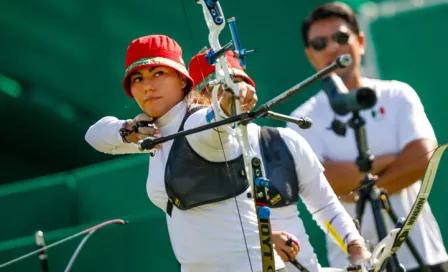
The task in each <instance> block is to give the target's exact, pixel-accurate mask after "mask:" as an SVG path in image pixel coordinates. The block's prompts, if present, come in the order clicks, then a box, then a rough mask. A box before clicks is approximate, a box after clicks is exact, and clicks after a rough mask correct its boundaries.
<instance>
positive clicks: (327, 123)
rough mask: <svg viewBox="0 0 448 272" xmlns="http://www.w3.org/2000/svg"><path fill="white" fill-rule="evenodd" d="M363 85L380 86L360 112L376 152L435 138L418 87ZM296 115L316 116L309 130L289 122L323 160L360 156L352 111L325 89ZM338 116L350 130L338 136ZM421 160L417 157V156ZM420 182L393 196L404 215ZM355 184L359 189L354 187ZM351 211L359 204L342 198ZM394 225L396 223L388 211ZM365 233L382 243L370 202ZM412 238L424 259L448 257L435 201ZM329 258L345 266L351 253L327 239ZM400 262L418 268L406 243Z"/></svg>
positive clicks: (389, 224) (377, 82)
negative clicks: (339, 108)
mask: <svg viewBox="0 0 448 272" xmlns="http://www.w3.org/2000/svg"><path fill="white" fill-rule="evenodd" d="M363 86H365V87H370V88H372V89H374V90H375V93H376V96H377V103H376V104H375V106H374V107H373V108H371V109H368V110H363V111H361V112H360V115H361V116H362V117H363V118H364V120H365V121H366V126H365V129H366V135H367V144H368V147H369V150H370V151H371V153H372V154H373V155H374V156H380V155H385V154H396V155H398V154H399V153H400V151H401V150H402V149H403V148H404V147H405V146H406V145H407V144H408V143H410V142H412V141H414V140H418V139H424V138H426V139H433V140H436V137H435V134H434V130H433V128H432V126H431V124H430V122H429V120H428V118H427V116H426V114H425V112H424V108H423V105H422V103H421V101H420V98H419V97H418V95H417V93H416V92H415V90H414V89H413V88H412V87H410V86H409V85H408V84H406V83H403V82H399V81H385V80H378V79H370V78H363ZM291 115H292V116H293V117H309V118H311V119H312V120H313V126H312V128H310V129H307V130H302V129H300V128H298V126H297V125H295V124H292V123H288V125H287V126H288V127H290V128H292V129H294V130H296V131H297V132H299V133H300V134H301V135H302V136H303V137H304V138H305V139H306V140H307V141H308V143H309V144H310V146H311V147H312V149H313V151H314V152H315V153H316V155H317V156H318V158H319V160H320V161H323V158H324V157H326V158H328V159H330V160H333V161H353V162H355V160H356V158H357V156H358V150H357V148H356V141H355V135H354V131H353V129H352V128H350V127H349V126H348V124H347V122H348V121H349V119H350V118H351V117H352V114H351V113H349V114H347V115H344V116H339V115H336V114H335V113H334V112H333V110H332V109H331V106H330V104H329V100H328V97H327V96H326V94H325V93H324V92H323V91H320V92H319V93H317V94H316V95H315V96H313V97H312V98H310V99H309V100H308V101H306V102H305V103H304V104H303V105H301V106H300V107H299V108H297V109H296V110H295V111H293V112H292V114H291ZM334 119H337V120H339V121H342V122H344V123H346V124H347V125H346V128H347V129H346V135H345V136H339V135H337V134H336V133H335V132H333V130H332V129H331V122H332V121H333V120H334ZM416 159H417V158H416ZM419 188H420V181H417V182H415V183H413V184H412V185H411V186H409V187H407V188H405V189H403V190H402V191H400V192H399V193H395V194H393V195H390V196H389V199H390V202H391V207H392V209H393V210H394V212H395V213H396V214H397V215H398V216H399V217H406V216H407V215H408V213H409V211H410V209H411V207H412V205H413V204H414V202H415V199H416V196H417V193H418V191H419ZM353 189H355V188H353ZM342 204H343V206H344V207H345V208H346V210H347V211H348V212H349V214H350V215H351V216H352V217H353V218H356V213H355V207H356V205H355V204H354V203H348V202H342ZM386 218H387V221H386V224H387V227H388V229H389V230H390V229H391V228H392V227H393V226H394V222H392V221H391V220H390V217H389V216H386ZM361 223H362V227H361V234H362V235H363V237H364V238H365V239H366V240H370V241H372V243H373V244H374V245H375V244H377V243H378V236H377V234H376V228H375V223H374V218H373V214H372V209H371V206H370V203H367V204H366V206H365V209H364V215H363V218H362V222H361ZM410 239H411V240H412V242H413V243H414V245H415V246H416V248H417V250H418V252H419V253H420V254H421V256H422V258H423V259H424V260H425V262H426V263H427V264H429V265H434V264H437V263H441V262H445V261H447V260H448V256H447V253H446V250H445V247H444V244H443V241H442V236H441V234H440V229H439V227H438V224H437V221H436V220H435V218H434V216H433V214H432V212H431V209H430V206H429V205H428V204H426V205H425V206H424V209H423V211H422V213H421V215H420V217H419V219H418V220H417V223H416V224H415V225H414V227H413V229H412V230H411V233H410ZM327 250H328V258H329V261H330V264H331V266H333V267H343V266H344V265H346V264H347V258H346V254H345V253H344V252H342V251H341V250H340V248H339V247H337V246H336V245H335V244H334V243H332V242H329V241H328V239H327ZM397 255H398V259H399V261H400V262H401V263H402V264H403V265H404V266H405V267H406V269H408V270H410V269H416V268H417V267H418V264H417V262H416V261H415V259H414V258H413V256H412V254H411V252H410V250H409V248H408V247H407V245H405V244H404V245H403V246H402V247H401V249H400V250H399V251H398V253H397Z"/></svg>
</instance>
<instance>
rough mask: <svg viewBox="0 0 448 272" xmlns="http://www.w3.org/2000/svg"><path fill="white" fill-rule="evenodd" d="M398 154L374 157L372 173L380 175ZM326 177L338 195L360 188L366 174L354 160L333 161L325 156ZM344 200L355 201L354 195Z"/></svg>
mask: <svg viewBox="0 0 448 272" xmlns="http://www.w3.org/2000/svg"><path fill="white" fill-rule="evenodd" d="M395 158H396V156H394V155H383V156H378V157H376V158H375V159H374V161H373V164H372V171H371V173H372V174H374V175H378V174H380V173H381V172H383V171H384V170H385V169H386V167H387V166H388V165H390V164H391V163H392V162H393V161H394V160H395ZM323 166H324V168H325V172H324V174H325V177H326V178H327V180H328V182H329V183H330V185H331V187H332V188H333V191H334V192H335V193H336V195H338V196H342V195H346V194H348V193H349V192H350V191H353V190H354V189H356V188H358V187H359V186H360V183H361V181H362V180H363V179H364V176H365V174H364V173H361V172H359V169H358V166H357V165H356V164H355V163H354V162H352V161H331V160H327V159H325V158H324V162H323ZM341 200H342V201H348V202H351V201H354V199H353V197H345V198H344V199H341Z"/></svg>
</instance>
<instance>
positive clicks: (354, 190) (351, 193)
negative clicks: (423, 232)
mask: <svg viewBox="0 0 448 272" xmlns="http://www.w3.org/2000/svg"><path fill="white" fill-rule="evenodd" d="M440 146H442V145H438V146H437V147H436V148H434V149H432V150H430V151H427V152H425V153H423V154H420V155H418V156H417V157H415V158H412V159H410V160H409V161H408V162H406V163H405V164H403V165H401V166H399V167H398V168H397V169H398V170H401V169H404V168H405V167H408V166H409V165H410V164H412V163H415V162H416V161H418V160H420V159H421V158H423V157H424V156H426V155H428V154H429V153H433V152H434V151H436V150H437V148H439V147H440ZM375 183H376V180H373V181H370V182H368V183H366V184H364V185H360V186H358V187H356V188H355V189H353V190H351V191H350V192H348V193H346V194H344V195H341V196H338V197H337V199H336V200H335V201H331V202H330V203H327V205H325V206H323V207H321V208H319V209H317V210H316V211H313V212H312V213H310V214H311V215H314V214H316V213H318V212H320V211H323V210H324V209H326V208H328V207H329V206H330V205H333V204H335V203H337V202H338V201H340V200H342V199H344V198H346V197H349V196H351V195H353V194H355V193H357V192H359V191H360V190H362V189H364V188H366V187H368V186H371V185H373V184H375Z"/></svg>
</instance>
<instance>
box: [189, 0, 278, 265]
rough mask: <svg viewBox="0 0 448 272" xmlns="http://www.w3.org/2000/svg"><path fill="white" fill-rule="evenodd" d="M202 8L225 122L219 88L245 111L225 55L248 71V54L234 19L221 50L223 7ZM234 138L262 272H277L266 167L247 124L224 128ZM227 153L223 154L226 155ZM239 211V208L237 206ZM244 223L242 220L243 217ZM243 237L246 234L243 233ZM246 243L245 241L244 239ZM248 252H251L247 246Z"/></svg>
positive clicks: (206, 1)
mask: <svg viewBox="0 0 448 272" xmlns="http://www.w3.org/2000/svg"><path fill="white" fill-rule="evenodd" d="M196 2H197V3H198V4H200V5H201V6H202V9H203V13H204V17H205V22H206V23H207V27H208V29H209V36H208V40H209V43H210V48H211V50H210V51H209V53H207V56H206V57H207V61H208V63H209V64H212V65H213V64H214V65H215V70H216V78H215V80H214V81H212V82H210V85H212V86H213V90H212V104H213V110H214V112H215V118H216V119H215V120H216V121H219V120H223V119H224V118H222V117H221V116H223V111H222V109H221V107H220V106H219V100H218V92H219V89H220V85H222V86H223V88H224V89H225V90H226V91H231V92H232V93H233V95H234V98H235V99H234V104H235V105H234V111H235V113H236V114H241V113H242V112H243V111H242V109H241V103H240V100H239V97H240V83H235V82H234V81H233V80H232V78H231V76H230V75H231V72H230V69H231V68H230V67H229V66H228V65H227V62H226V60H225V57H224V54H225V52H226V51H227V50H229V49H231V47H232V46H233V47H234V49H235V55H236V56H237V57H238V58H239V60H240V63H241V66H242V67H243V68H245V66H246V65H245V57H246V53H247V52H246V51H245V50H244V49H242V48H241V45H240V40H239V35H238V32H237V30H236V24H235V19H234V18H231V19H229V21H228V22H229V26H230V31H231V34H232V41H231V42H229V43H228V44H227V45H225V46H224V47H222V46H221V45H220V42H219V35H220V33H221V31H222V30H223V29H224V27H225V20H224V14H223V11H222V9H221V5H220V3H219V1H217V0H199V1H196ZM224 128H225V129H226V130H227V131H228V132H229V133H230V134H231V135H233V136H236V138H237V140H238V142H239V145H240V147H241V150H242V154H243V159H244V170H245V173H246V177H247V180H248V181H249V184H250V186H251V188H252V194H251V196H252V197H253V199H254V202H255V209H256V215H257V220H258V230H259V240H260V246H261V256H262V267H263V270H262V271H263V272H268V271H275V260H274V248H273V244H272V232H271V223H270V220H269V216H270V209H269V208H268V207H269V198H268V196H267V187H268V186H269V181H268V180H267V179H265V178H264V167H263V162H262V160H261V159H260V158H259V157H258V156H257V154H256V153H255V151H254V150H253V149H252V147H251V145H250V144H249V138H248V131H247V123H239V124H238V125H237V126H236V127H235V129H234V130H233V131H232V129H231V128H230V127H229V126H225V127H224ZM223 152H224V151H223ZM237 207H238V206H237ZM238 214H239V210H238ZM240 220H241V216H240ZM243 235H244V230H243ZM245 240H246V239H245ZM246 250H247V251H249V250H248V247H247V243H246ZM248 256H249V263H250V266H251V268H252V262H251V260H250V254H248Z"/></svg>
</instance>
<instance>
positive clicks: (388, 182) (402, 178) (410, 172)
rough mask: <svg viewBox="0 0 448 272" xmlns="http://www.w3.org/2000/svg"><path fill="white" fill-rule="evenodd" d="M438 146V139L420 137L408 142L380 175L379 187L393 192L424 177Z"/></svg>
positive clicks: (390, 192)
mask: <svg viewBox="0 0 448 272" xmlns="http://www.w3.org/2000/svg"><path fill="white" fill-rule="evenodd" d="M436 148H437V143H436V141H434V140H431V139H419V140H415V141H412V142H410V143H409V144H407V145H406V146H405V148H404V149H403V151H402V152H401V153H400V155H399V156H398V158H397V159H396V160H395V161H394V162H393V163H392V164H391V165H390V166H389V167H388V168H387V170H386V171H385V172H384V173H383V174H381V175H380V177H379V179H378V181H377V185H378V187H382V188H385V189H386V190H387V192H388V193H389V194H393V193H396V192H399V191H401V190H402V189H404V188H406V187H408V186H409V185H411V184H412V183H414V182H415V181H417V180H419V179H420V178H422V177H423V176H424V175H425V171H426V167H427V165H428V163H429V160H430V159H431V155H432V153H433V152H434V150H435V149H436Z"/></svg>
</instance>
